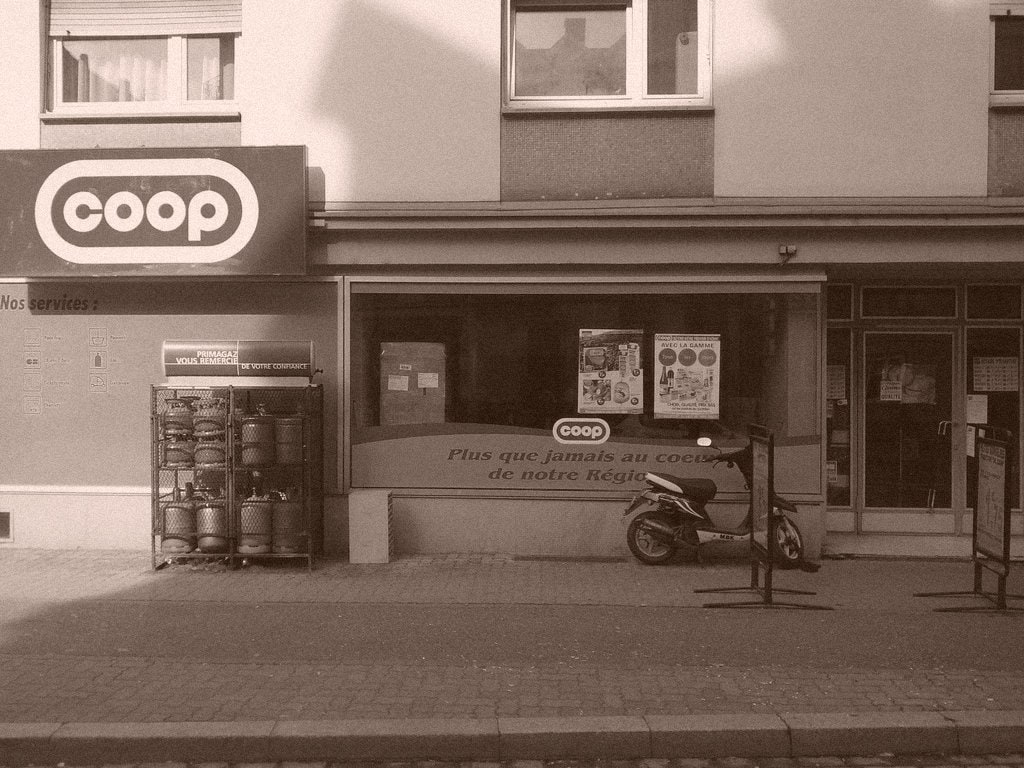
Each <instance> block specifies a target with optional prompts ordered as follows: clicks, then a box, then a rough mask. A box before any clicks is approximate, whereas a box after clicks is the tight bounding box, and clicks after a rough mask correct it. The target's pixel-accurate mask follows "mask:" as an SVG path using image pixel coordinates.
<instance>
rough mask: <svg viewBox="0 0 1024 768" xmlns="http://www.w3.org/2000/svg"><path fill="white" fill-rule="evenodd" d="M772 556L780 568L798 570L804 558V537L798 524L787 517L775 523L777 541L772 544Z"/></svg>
mask: <svg viewBox="0 0 1024 768" xmlns="http://www.w3.org/2000/svg"><path fill="white" fill-rule="evenodd" d="M772 556H773V557H774V558H775V564H776V565H778V566H779V567H780V568H783V569H789V568H798V567H799V566H800V562H801V561H802V560H803V558H804V537H803V536H802V535H801V534H800V529H799V528H797V527H796V523H794V522H793V521H792V520H790V519H789V518H788V517H786V516H782V517H780V518H779V519H778V520H776V522H775V541H773V542H772Z"/></svg>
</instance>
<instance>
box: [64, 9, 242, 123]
mask: <svg viewBox="0 0 1024 768" xmlns="http://www.w3.org/2000/svg"><path fill="white" fill-rule="evenodd" d="M113 5H116V6H117V7H116V8H114V7H112V4H111V3H109V2H107V3H104V2H103V0H52V4H51V8H50V19H49V32H50V40H51V45H50V56H49V67H48V74H49V81H50V85H51V90H50V105H51V107H52V109H53V111H54V112H63V113H67V114H95V113H125V114H131V113H142V114H145V113H153V112H210V111H222V110H224V109H233V108H234V107H233V105H232V104H231V102H233V101H234V98H235V38H236V37H237V35H238V33H239V31H240V29H241V0H169V1H168V0H163V2H160V0H133V2H132V3H123V4H113Z"/></svg>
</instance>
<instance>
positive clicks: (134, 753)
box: [0, 711, 1024, 766]
mask: <svg viewBox="0 0 1024 768" xmlns="http://www.w3.org/2000/svg"><path fill="white" fill-rule="evenodd" d="M881 752H893V753H896V754H906V755H913V754H936V753H945V754H949V755H956V754H963V755H971V754H1001V753H1002V754H1015V753H1020V752H1024V711H1022V712H1017V711H1009V712H1003V711H998V712H989V711H971V712H865V713H829V714H821V713H792V714H785V715H683V716H669V715H650V716H648V717H564V718H562V717H551V718H515V717H512V718H481V719H453V720H443V719H419V720H416V719H412V720H400V719H394V720H328V721H307V720H296V721H278V722H273V721H249V722H212V723H211V722H176V723H64V724H61V723H0V763H2V764H4V765H11V766H19V765H30V764H37V765H38V764H42V765H53V764H56V763H59V762H63V763H67V764H69V765H102V764H105V763H110V762H120V763H162V762H179V763H201V762H205V763H214V762H221V763H228V762H230V763H268V762H289V761H297V762H311V761H316V762H321V761H339V762H344V761H349V762H390V761H415V760H446V761H474V760H477V761H497V760H566V759H570V760H571V759H590V758H605V759H618V760H633V759H643V758H647V757H653V758H672V757H692V758H713V757H766V758H767V757H815V756H826V755H827V756H837V757H843V756H871V755H877V754H879V753H881Z"/></svg>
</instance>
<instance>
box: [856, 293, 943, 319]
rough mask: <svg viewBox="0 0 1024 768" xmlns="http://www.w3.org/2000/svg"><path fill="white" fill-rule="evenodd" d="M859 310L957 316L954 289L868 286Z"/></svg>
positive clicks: (893, 314)
mask: <svg viewBox="0 0 1024 768" xmlns="http://www.w3.org/2000/svg"><path fill="white" fill-rule="evenodd" d="M862 314H863V315H864V317H956V289H955V288H949V287H936V288H930V287H924V286H918V287H909V288H904V287H899V286H867V287H865V288H864V294H863V304H862Z"/></svg>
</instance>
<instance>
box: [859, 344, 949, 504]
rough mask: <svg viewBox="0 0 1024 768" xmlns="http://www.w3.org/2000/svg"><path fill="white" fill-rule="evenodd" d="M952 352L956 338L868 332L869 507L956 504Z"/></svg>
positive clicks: (866, 492)
mask: <svg viewBox="0 0 1024 768" xmlns="http://www.w3.org/2000/svg"><path fill="white" fill-rule="evenodd" d="M952 355H953V336H952V334H951V333H912V332H911V333H867V334H865V339H864V376H865V390H864V392H865V433H864V440H865V446H864V482H865V485H864V497H865V503H866V505H867V506H868V507H889V508H901V509H902V508H917V509H948V508H949V507H950V479H951V465H950V436H951V432H952V429H951V428H952V420H951V414H952V373H953V367H952V364H953V363H952Z"/></svg>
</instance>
